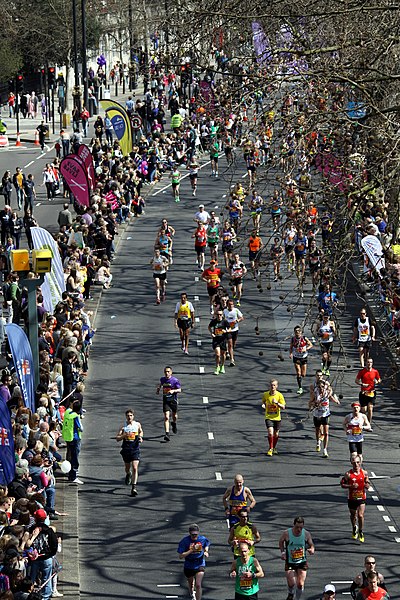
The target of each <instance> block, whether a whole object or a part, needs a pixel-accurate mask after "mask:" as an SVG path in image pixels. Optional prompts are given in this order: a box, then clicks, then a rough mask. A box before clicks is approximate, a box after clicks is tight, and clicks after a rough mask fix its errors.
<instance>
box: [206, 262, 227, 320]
mask: <svg viewBox="0 0 400 600" xmlns="http://www.w3.org/2000/svg"><path fill="white" fill-rule="evenodd" d="M222 276H223V273H222V271H221V269H220V268H219V267H217V261H216V260H210V266H209V267H208V268H207V269H205V270H204V271H203V273H202V276H201V278H202V280H203V281H204V282H205V283H206V284H207V292H208V296H209V298H210V312H211V314H213V308H212V306H213V299H214V296H215V294H216V293H217V289H218V288H219V284H220V282H221V277H222Z"/></svg>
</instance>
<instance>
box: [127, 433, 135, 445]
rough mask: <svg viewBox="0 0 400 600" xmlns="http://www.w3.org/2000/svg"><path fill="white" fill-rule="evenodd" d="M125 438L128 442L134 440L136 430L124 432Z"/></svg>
mask: <svg viewBox="0 0 400 600" xmlns="http://www.w3.org/2000/svg"><path fill="white" fill-rule="evenodd" d="M126 439H127V440H128V441H129V442H134V441H135V439H136V432H135V431H128V433H127V434H126Z"/></svg>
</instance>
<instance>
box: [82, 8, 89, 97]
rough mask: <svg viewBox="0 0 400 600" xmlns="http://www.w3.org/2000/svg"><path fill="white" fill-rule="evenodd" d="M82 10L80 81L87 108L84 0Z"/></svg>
mask: <svg viewBox="0 0 400 600" xmlns="http://www.w3.org/2000/svg"><path fill="white" fill-rule="evenodd" d="M81 8H82V79H83V104H84V106H85V107H86V108H88V100H89V94H88V70H87V57H86V0H81Z"/></svg>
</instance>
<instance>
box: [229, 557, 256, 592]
mask: <svg viewBox="0 0 400 600" xmlns="http://www.w3.org/2000/svg"><path fill="white" fill-rule="evenodd" d="M256 570H257V569H256V567H255V565H254V558H253V557H252V556H250V558H249V561H248V563H247V564H243V562H242V559H241V558H238V559H236V581H235V592H237V593H238V594H240V595H241V596H252V595H253V594H256V593H257V592H258V590H259V589H260V586H259V584H258V579H257V578H256V577H254V573H255V572H256ZM249 572H251V574H252V576H251V577H248V575H247V573H249Z"/></svg>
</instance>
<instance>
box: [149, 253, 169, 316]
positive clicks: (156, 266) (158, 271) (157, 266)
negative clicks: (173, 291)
mask: <svg viewBox="0 0 400 600" xmlns="http://www.w3.org/2000/svg"><path fill="white" fill-rule="evenodd" d="M168 264H169V263H168V259H167V258H165V256H161V252H160V250H154V256H153V258H152V259H151V261H150V265H151V266H152V268H153V279H154V284H155V286H156V304H160V302H161V300H162V301H164V300H165V295H166V283H167V269H168Z"/></svg>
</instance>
